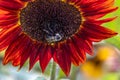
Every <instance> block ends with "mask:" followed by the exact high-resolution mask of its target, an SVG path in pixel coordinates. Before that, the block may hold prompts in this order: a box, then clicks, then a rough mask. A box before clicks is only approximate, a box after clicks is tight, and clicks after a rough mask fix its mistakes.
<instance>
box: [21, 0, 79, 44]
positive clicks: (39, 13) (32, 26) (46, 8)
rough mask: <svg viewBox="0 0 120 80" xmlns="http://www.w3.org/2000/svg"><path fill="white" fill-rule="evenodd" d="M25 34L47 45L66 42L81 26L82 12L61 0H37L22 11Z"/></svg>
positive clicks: (22, 24)
mask: <svg viewBox="0 0 120 80" xmlns="http://www.w3.org/2000/svg"><path fill="white" fill-rule="evenodd" d="M20 23H21V26H22V30H23V32H25V33H27V34H28V35H29V36H30V37H31V38H33V39H35V40H37V41H42V42H45V43H55V42H60V41H64V40H66V39H67V38H69V37H71V36H72V35H73V34H75V33H76V32H77V30H78V29H79V28H80V25H81V15H80V11H79V10H78V9H77V8H76V7H75V6H74V5H71V4H69V3H65V2H63V1H60V0H35V1H33V2H29V3H28V4H27V6H26V7H25V8H24V9H22V10H21V13H20Z"/></svg>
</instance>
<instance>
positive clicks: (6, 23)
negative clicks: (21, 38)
mask: <svg viewBox="0 0 120 80" xmlns="http://www.w3.org/2000/svg"><path fill="white" fill-rule="evenodd" d="M18 20H19V19H18V18H16V17H15V18H12V19H9V20H2V21H0V28H4V27H5V26H9V25H11V24H17V22H18Z"/></svg>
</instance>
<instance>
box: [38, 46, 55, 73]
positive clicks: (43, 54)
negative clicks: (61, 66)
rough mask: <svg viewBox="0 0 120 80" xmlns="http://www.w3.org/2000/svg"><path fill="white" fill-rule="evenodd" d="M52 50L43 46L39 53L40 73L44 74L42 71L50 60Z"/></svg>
mask: <svg viewBox="0 0 120 80" xmlns="http://www.w3.org/2000/svg"><path fill="white" fill-rule="evenodd" d="M52 50H53V49H52V47H50V46H49V45H47V46H44V48H43V49H41V50H40V51H39V61H40V66H41V69H42V72H44V70H45V69H46V66H47V65H48V63H49V62H50V60H51V58H52Z"/></svg>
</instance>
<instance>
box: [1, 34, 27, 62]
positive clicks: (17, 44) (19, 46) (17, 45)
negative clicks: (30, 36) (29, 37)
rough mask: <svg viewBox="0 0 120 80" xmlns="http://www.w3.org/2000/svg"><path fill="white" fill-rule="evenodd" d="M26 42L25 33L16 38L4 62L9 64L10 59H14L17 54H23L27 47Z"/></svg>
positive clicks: (6, 53)
mask: <svg viewBox="0 0 120 80" xmlns="http://www.w3.org/2000/svg"><path fill="white" fill-rule="evenodd" d="M26 42H27V41H26V37H25V35H24V34H21V35H20V36H19V37H18V38H17V39H16V40H14V41H12V43H11V44H10V45H9V47H8V49H7V50H6V52H5V56H4V60H3V64H7V63H8V62H9V61H14V59H15V57H16V56H19V55H21V51H22V50H23V48H24V47H25V45H26V44H25V43H26Z"/></svg>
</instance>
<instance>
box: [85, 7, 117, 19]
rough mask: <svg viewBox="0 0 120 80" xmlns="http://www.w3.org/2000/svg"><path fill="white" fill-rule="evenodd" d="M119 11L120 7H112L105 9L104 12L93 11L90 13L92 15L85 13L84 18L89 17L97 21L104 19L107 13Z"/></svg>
mask: <svg viewBox="0 0 120 80" xmlns="http://www.w3.org/2000/svg"><path fill="white" fill-rule="evenodd" d="M117 9H118V7H111V8H108V9H104V10H99V11H96V12H94V11H93V12H90V13H83V16H84V17H87V18H92V19H93V18H94V19H96V18H100V17H103V16H104V15H106V14H107V13H110V12H113V11H115V10H117ZM91 16H92V17H91Z"/></svg>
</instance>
